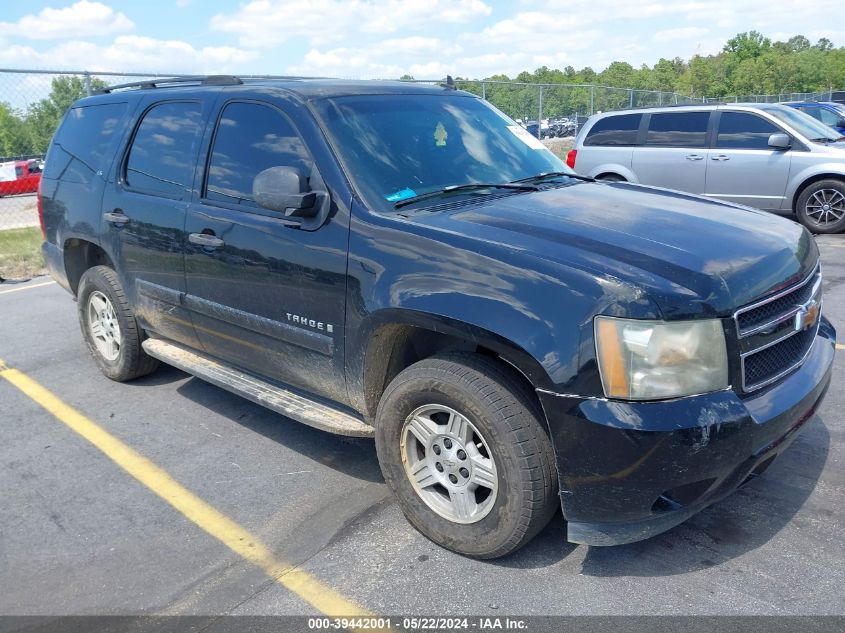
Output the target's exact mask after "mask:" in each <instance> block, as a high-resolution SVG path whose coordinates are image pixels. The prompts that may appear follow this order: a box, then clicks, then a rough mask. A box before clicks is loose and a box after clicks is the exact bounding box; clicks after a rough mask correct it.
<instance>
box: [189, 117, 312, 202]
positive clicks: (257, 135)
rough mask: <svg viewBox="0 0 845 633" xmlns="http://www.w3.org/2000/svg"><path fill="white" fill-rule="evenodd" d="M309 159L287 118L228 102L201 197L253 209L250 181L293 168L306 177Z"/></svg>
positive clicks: (308, 169) (309, 171)
mask: <svg viewBox="0 0 845 633" xmlns="http://www.w3.org/2000/svg"><path fill="white" fill-rule="evenodd" d="M311 164H312V162H311V159H310V158H309V155H308V152H307V150H306V149H305V144H304V143H303V142H302V139H301V138H300V137H299V134H298V133H297V132H296V130H295V129H294V128H293V125H292V124H291V123H290V121H288V119H287V117H286V116H285V115H283V114H282V113H281V112H279V111H278V110H276V109H275V108H273V107H270V106H267V105H262V104H259V103H237V102H236V103H230V104H229V105H227V106H226V108H225V109H224V110H223V115H222V116H221V117H220V122H219V123H218V125H217V132H216V134H215V137H214V146H213V147H212V150H211V158H210V159H209V164H208V179H207V182H206V191H205V197H206V199H208V200H216V201H218V202H226V203H228V204H246V205H249V206H255V203H254V202H253V196H252V181H253V179H254V178H255V177H256V176H257V175H258V174H259V173H260V172H262V171H264V170H265V169H268V168H270V167H296V168H298V169H299V170H301V171H302V173H303V174H304V175H305V176H306V177H308V176H310V174H311Z"/></svg>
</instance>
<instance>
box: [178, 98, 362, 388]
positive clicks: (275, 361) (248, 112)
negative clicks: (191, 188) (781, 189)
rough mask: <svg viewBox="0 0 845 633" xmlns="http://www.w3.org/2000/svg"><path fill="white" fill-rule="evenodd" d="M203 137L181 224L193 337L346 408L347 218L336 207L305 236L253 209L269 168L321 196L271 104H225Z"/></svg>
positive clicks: (308, 162) (298, 145)
mask: <svg viewBox="0 0 845 633" xmlns="http://www.w3.org/2000/svg"><path fill="white" fill-rule="evenodd" d="M208 136H209V141H208V146H209V150H208V156H207V158H206V160H205V164H206V166H207V167H206V175H205V178H204V182H203V183H202V184H201V185H200V186H198V187H197V189H198V195H197V196H196V198H195V200H194V201H193V203H192V204H191V205H190V208H189V210H188V220H187V225H186V231H187V233H188V239H189V246H188V254H187V258H186V274H187V296H186V306H187V307H188V308H189V309H190V310H191V311H192V315H193V321H194V323H195V325H196V330H197V335H198V336H199V338H200V340H201V341H202V344H203V346H204V347H205V349H206V351H207V352H208V353H209V354H211V355H213V356H216V357H218V358H221V359H223V360H225V361H227V362H229V363H231V364H233V365H236V366H239V367H241V368H243V369H246V370H248V371H251V372H253V373H256V374H260V375H262V376H264V377H268V378H270V379H272V380H275V381H278V382H281V383H285V384H288V385H292V386H294V387H299V388H302V389H304V390H307V391H309V392H311V393H316V394H318V395H321V396H324V397H326V398H329V399H332V400H335V401H339V402H346V401H347V395H346V383H345V379H344V373H343V343H344V341H343V334H344V327H343V325H344V308H345V292H346V257H347V243H348V235H349V215H348V212H346V211H345V210H344V209H338V208H337V207H334V208H333V213H332V214H330V217H329V219H328V220H327V221H326V223H325V224H323V225H322V226H321V227H319V228H317V229H316V230H310V231H309V230H303V229H301V228H297V226H296V223H295V222H291V221H290V219H285V218H284V216H283V215H282V214H279V213H278V212H274V211H269V210H267V209H263V208H261V207H259V206H258V205H257V204H256V203H255V202H254V200H253V195H252V183H253V179H254V178H255V176H256V175H258V173H260V172H261V171H263V170H265V169H268V168H270V167H278V166H290V167H295V168H297V169H299V170H301V172H302V174H303V175H305V176H307V177H308V178H309V183H310V187H311V189H312V190H316V191H325V190H326V188H325V185H324V184H323V182H322V179H321V178H320V175H319V173H318V171H317V169H316V167H315V165H314V161H313V159H312V158H311V154H310V153H309V151H308V150H307V148H306V146H305V143H304V142H303V140H302V137H301V136H300V134H299V133H298V131H297V129H296V127H295V126H294V124H293V123H292V121H291V119H290V118H289V117H288V116H287V115H286V114H285V113H284V112H283V111H282V110H281V109H279V108H278V107H276V106H275V105H272V104H270V103H264V102H256V101H254V100H249V99H247V98H246V97H244V99H239V98H237V97H236V96H234V95H231V96H229V97H228V98H227V100H226V101H225V102H224V103H222V105H221V108H220V112H219V114H218V116H217V122H216V129H215V130H214V132H213V134H209V135H208ZM341 206H343V205H341Z"/></svg>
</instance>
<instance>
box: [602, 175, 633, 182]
mask: <svg viewBox="0 0 845 633" xmlns="http://www.w3.org/2000/svg"><path fill="white" fill-rule="evenodd" d="M596 180H604V181H605V182H628V181H627V180H625V179H624V178H623V177H622V176H620V175H619V174H602V175H601V176H599V177H598V178H596Z"/></svg>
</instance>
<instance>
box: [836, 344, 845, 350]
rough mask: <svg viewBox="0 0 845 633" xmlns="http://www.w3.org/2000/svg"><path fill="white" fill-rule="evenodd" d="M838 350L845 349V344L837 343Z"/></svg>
mask: <svg viewBox="0 0 845 633" xmlns="http://www.w3.org/2000/svg"><path fill="white" fill-rule="evenodd" d="M836 349H845V344H843V343H837V344H836Z"/></svg>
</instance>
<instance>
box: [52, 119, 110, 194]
mask: <svg viewBox="0 0 845 633" xmlns="http://www.w3.org/2000/svg"><path fill="white" fill-rule="evenodd" d="M125 112H126V104H125V103H108V104H104V105H93V106H83V107H77V108H71V109H70V110H68V112H67V115H65V118H64V121H63V123H62V126H61V127H60V128H59V131H58V133H57V134H56V137H55V139H54V140H53V143H52V145H51V146H50V151H49V152H48V154H47V160H46V162H45V166H44V177H45V178H61V179H62V180H67V181H69V182H80V183H87V182H89V181H90V180H91V178H92V177H93V176H94V174H96V173H97V171H98V170H100V169H104V168H105V167H106V158H107V157H106V151H107V150H108V148H109V146H110V145H111V142H112V140H113V139H114V135H115V133H116V131H117V127H118V123H120V120H121V119H122V118H123V115H124V113H125Z"/></svg>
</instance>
